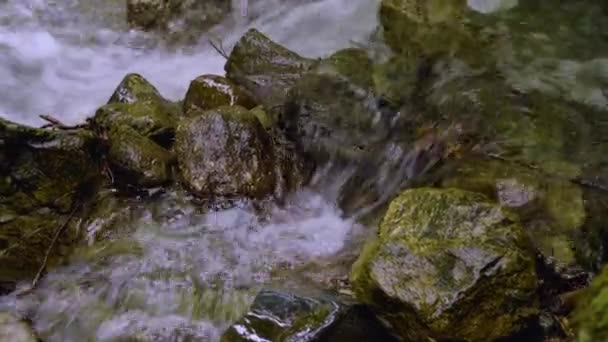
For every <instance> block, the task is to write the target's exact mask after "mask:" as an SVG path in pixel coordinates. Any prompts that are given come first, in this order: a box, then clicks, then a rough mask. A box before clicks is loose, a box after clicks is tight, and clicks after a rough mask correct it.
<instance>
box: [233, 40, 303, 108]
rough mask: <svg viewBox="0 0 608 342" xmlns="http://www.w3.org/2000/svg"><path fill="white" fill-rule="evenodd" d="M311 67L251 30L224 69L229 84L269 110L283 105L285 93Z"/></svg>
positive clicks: (235, 47)
mask: <svg viewBox="0 0 608 342" xmlns="http://www.w3.org/2000/svg"><path fill="white" fill-rule="evenodd" d="M313 64H314V61H313V60H311V59H307V58H304V57H302V56H300V55H298V54H296V53H295V52H293V51H290V50H288V49H286V48H285V47H283V46H281V45H279V44H277V43H275V42H273V41H272V40H270V39H269V38H268V37H266V36H265V35H264V34H262V33H261V32H260V31H258V30H256V29H250V30H249V31H247V32H246V33H245V35H243V37H241V39H240V40H239V41H238V43H237V44H236V45H235V46H234V48H233V50H232V52H231V53H230V58H229V59H228V62H227V63H226V65H225V67H224V69H225V70H226V77H227V78H228V79H229V80H231V81H233V82H235V83H236V84H238V85H240V86H243V87H244V88H245V89H247V90H248V91H249V92H251V94H252V95H253V98H254V99H255V101H256V102H257V103H259V104H263V105H264V106H265V107H266V108H267V109H269V110H270V109H274V108H275V107H277V106H280V105H282V104H283V102H284V100H285V97H286V95H287V91H288V90H289V89H290V88H291V87H292V86H293V84H294V83H295V82H296V81H297V80H298V79H299V78H300V77H301V76H302V74H303V73H304V72H306V71H307V70H308V69H309V68H310V67H311V66H312V65H313Z"/></svg>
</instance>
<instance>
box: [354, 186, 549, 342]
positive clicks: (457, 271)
mask: <svg viewBox="0 0 608 342" xmlns="http://www.w3.org/2000/svg"><path fill="white" fill-rule="evenodd" d="M351 281H352V284H353V288H354V290H355V294H356V296H357V298H358V299H359V300H361V301H362V302H363V303H365V304H368V305H371V306H372V308H374V309H375V311H376V312H377V313H378V314H379V315H380V316H381V317H383V318H384V319H385V320H387V321H388V322H389V323H391V325H392V327H393V329H395V331H396V332H397V333H398V334H400V336H401V337H402V338H403V339H405V340H407V341H420V340H423V339H424V338H427V337H431V338H438V337H441V338H453V339H454V338H455V339H464V340H467V341H490V340H493V339H496V338H500V337H504V336H508V335H510V334H512V333H514V332H516V331H517V330H518V329H520V328H521V327H522V324H523V323H524V321H525V320H527V319H529V318H531V317H534V316H535V315H536V314H537V312H538V309H537V305H538V303H537V300H536V288H537V280H536V271H535V264H534V253H533V250H532V248H531V246H530V244H529V241H528V239H527V237H526V235H525V233H524V231H523V229H522V227H521V225H520V223H519V222H518V219H517V218H516V216H514V215H513V214H511V213H510V212H508V211H506V209H503V208H501V207H499V206H497V205H496V204H493V203H492V202H490V201H489V200H488V199H487V198H486V197H485V196H483V195H481V194H477V193H473V192H467V191H462V190H457V189H429V188H420V189H412V190H406V191H404V192H403V193H402V194H401V195H400V196H399V197H397V198H396V199H395V200H393V202H391V204H390V206H389V209H388V211H387V213H386V215H385V217H384V219H383V221H382V223H381V226H380V231H379V236H378V238H377V239H376V240H373V241H370V242H368V244H367V245H366V246H365V248H364V251H363V252H362V254H361V256H360V257H359V259H358V260H357V262H356V263H355V264H354V266H353V270H352V273H351Z"/></svg>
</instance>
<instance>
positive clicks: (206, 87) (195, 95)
mask: <svg viewBox="0 0 608 342" xmlns="http://www.w3.org/2000/svg"><path fill="white" fill-rule="evenodd" d="M235 105H236V106H241V107H245V108H247V109H252V108H253V107H255V106H256V103H255V102H254V101H253V99H251V97H250V96H249V94H248V93H247V92H246V91H245V90H244V89H242V88H241V87H239V86H237V85H236V84H234V83H233V82H231V81H230V80H228V79H226V78H225V77H222V76H216V75H202V76H199V77H197V78H195V79H194V80H192V82H190V87H189V88H188V92H187V93H186V98H185V99H184V105H183V110H184V113H185V114H186V115H188V113H190V112H193V111H194V112H196V111H201V110H209V109H215V108H217V107H221V106H235Z"/></svg>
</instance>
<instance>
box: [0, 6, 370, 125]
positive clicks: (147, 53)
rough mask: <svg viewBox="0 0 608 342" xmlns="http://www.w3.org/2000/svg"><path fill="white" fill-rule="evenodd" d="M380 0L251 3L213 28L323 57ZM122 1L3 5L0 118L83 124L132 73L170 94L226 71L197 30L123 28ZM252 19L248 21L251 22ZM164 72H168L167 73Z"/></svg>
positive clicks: (179, 94)
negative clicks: (190, 41)
mask: <svg viewBox="0 0 608 342" xmlns="http://www.w3.org/2000/svg"><path fill="white" fill-rule="evenodd" d="M377 5H378V4H377V1H369V0H356V1H352V0H351V1H347V0H322V1H321V0H318V1H299V2H297V1H285V0H264V1H261V0H257V1H253V0H252V1H248V4H247V12H248V13H247V14H248V16H247V17H241V16H240V15H236V17H237V18H236V19H234V20H233V18H228V20H227V21H226V23H224V25H220V26H219V27H218V28H217V29H216V30H215V31H214V34H215V35H217V36H219V37H221V39H222V41H223V42H224V46H225V47H230V46H232V45H233V44H234V43H235V42H236V41H237V40H238V38H239V37H240V36H241V35H242V34H243V33H244V32H245V31H246V30H247V29H248V28H250V27H255V28H257V29H259V30H260V31H262V32H264V33H265V34H267V35H269V36H270V37H271V38H272V39H273V40H275V41H277V42H279V43H281V44H284V45H285V46H287V47H289V48H291V49H293V50H295V51H297V52H299V53H301V54H304V55H307V56H311V57H317V56H322V55H326V54H328V53H331V52H333V51H334V50H336V49H339V48H343V47H348V46H350V43H349V42H350V41H351V40H362V39H364V38H365V37H366V35H367V34H369V32H370V31H372V30H373V28H374V27H375V25H376V7H377ZM125 7H126V6H125V4H124V0H109V1H103V2H99V1H96V0H55V1H44V0H8V1H3V2H0V88H2V90H3V91H2V93H1V94H0V115H2V116H3V117H7V118H9V119H11V120H13V121H17V122H21V123H26V124H34V125H40V124H41V123H42V122H41V121H40V120H39V119H38V115H39V114H45V113H52V114H53V115H55V116H56V117H58V118H61V119H62V120H64V121H65V122H66V123H75V122H80V121H82V120H83V119H84V118H85V117H87V116H90V115H92V114H93V111H94V110H95V109H96V108H98V107H99V106H101V105H102V104H104V103H105V102H106V101H107V99H108V98H109V96H110V95H111V93H112V91H113V90H114V88H115V87H116V86H117V85H118V82H120V80H121V78H122V77H123V76H124V75H125V74H126V73H129V72H137V73H140V74H142V75H143V76H144V77H146V78H147V79H149V80H150V81H151V82H152V83H153V84H154V85H155V86H157V87H158V88H159V90H160V92H161V93H162V94H163V95H164V96H166V97H168V98H170V99H172V100H178V99H181V98H183V96H184V94H185V92H186V89H187V87H188V84H189V82H190V80H192V79H194V78H195V77H196V76H199V75H201V74H205V73H210V74H220V75H221V74H223V73H224V70H223V66H224V63H225V60H224V59H223V58H222V57H221V56H220V55H219V54H218V53H217V52H216V51H214V50H213V49H212V48H211V46H209V44H208V43H207V38H208V37H201V41H200V43H199V44H198V45H196V46H194V47H192V48H189V49H187V50H186V49H177V50H173V51H170V50H168V49H163V48H160V47H152V48H150V47H149V45H154V44H153V41H154V37H151V36H150V35H147V34H144V33H142V32H137V31H130V30H128V28H127V27H126V26H125V22H126V13H125ZM248 18H250V20H247V19H248ZM168 75H170V77H168Z"/></svg>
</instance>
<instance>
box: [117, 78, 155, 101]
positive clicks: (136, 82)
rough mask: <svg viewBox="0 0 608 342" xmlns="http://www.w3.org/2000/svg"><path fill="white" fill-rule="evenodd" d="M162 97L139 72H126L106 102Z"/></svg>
mask: <svg viewBox="0 0 608 342" xmlns="http://www.w3.org/2000/svg"><path fill="white" fill-rule="evenodd" d="M159 99H162V96H161V94H160V93H159V91H158V90H157V89H156V87H154V85H152V84H151V83H150V82H148V80H146V79H145V78H144V77H143V76H141V75H140V74H127V75H126V76H125V77H124V78H123V79H122V81H121V82H120V84H119V85H118V87H116V89H115V90H114V93H113V94H112V96H110V99H109V100H108V103H135V102H139V101H150V100H159Z"/></svg>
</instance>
